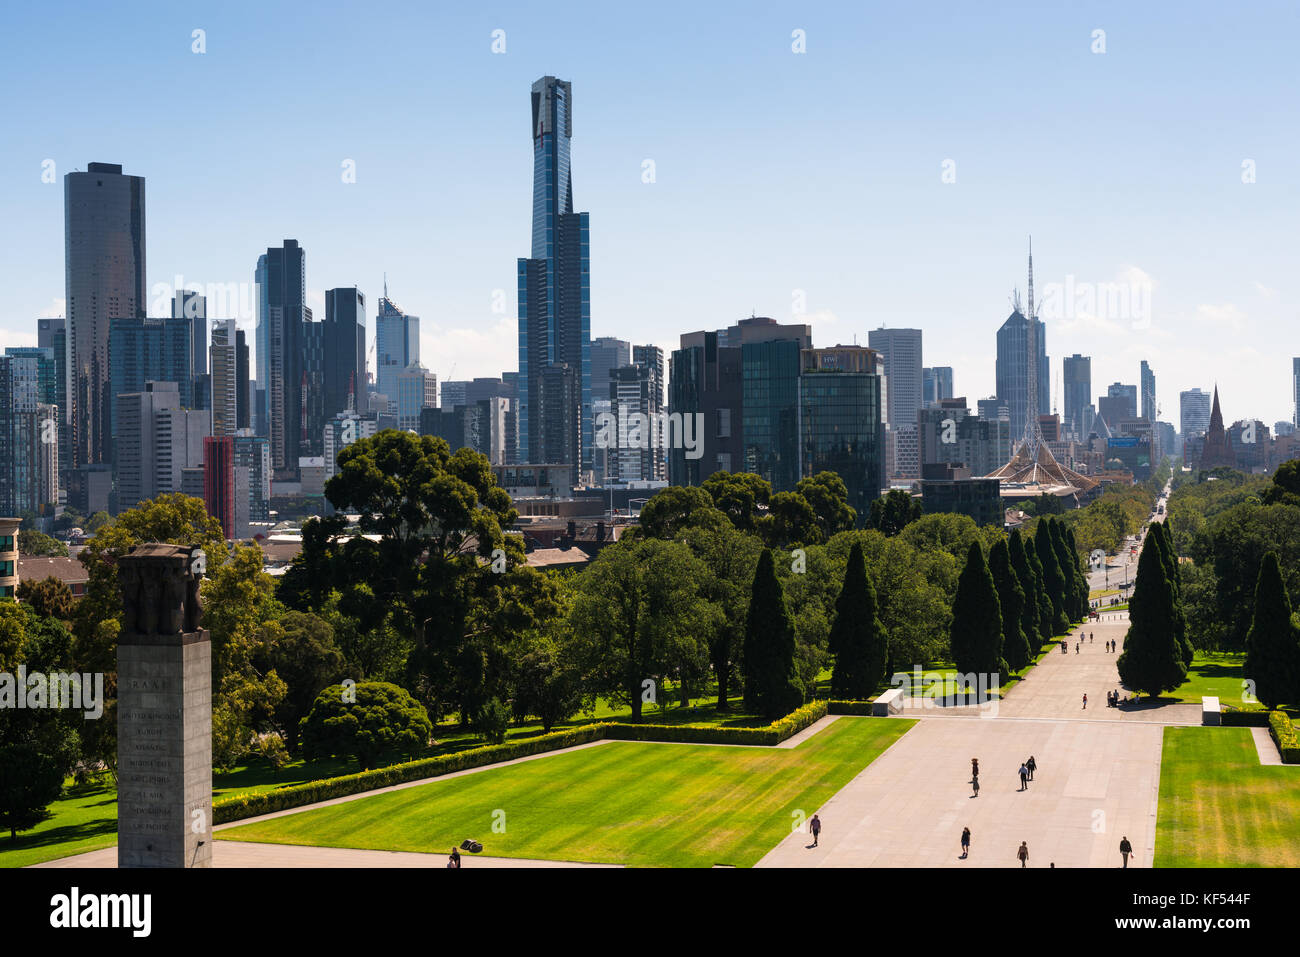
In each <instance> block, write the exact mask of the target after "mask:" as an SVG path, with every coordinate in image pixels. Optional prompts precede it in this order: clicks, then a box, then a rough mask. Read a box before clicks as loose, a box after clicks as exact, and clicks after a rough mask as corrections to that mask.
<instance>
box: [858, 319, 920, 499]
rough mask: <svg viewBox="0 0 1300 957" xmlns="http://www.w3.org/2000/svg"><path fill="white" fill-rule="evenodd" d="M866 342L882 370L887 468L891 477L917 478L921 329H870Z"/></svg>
mask: <svg viewBox="0 0 1300 957" xmlns="http://www.w3.org/2000/svg"><path fill="white" fill-rule="evenodd" d="M867 343H868V345H869V346H870V347H871V348H872V349H874V350H875V351H876V352H877V353H879V355H880V359H881V362H882V363H883V365H884V369H885V400H884V401H885V416H886V421H887V423H888V426H889V440H888V448H887V449H886V460H887V461H886V471H887V472H888V473H889V475H890V477H894V476H897V477H900V478H920V477H921V460H920V455H919V452H918V448H919V447H918V444H917V421H918V420H917V416H918V414H919V413H920V411H921V407H922V401H921V391H922V382H923V378H922V373H921V368H922V366H921V330H920V329H885V328H883V327H882V328H880V329H872V330H871V331H870V332H869V333H868V334H867Z"/></svg>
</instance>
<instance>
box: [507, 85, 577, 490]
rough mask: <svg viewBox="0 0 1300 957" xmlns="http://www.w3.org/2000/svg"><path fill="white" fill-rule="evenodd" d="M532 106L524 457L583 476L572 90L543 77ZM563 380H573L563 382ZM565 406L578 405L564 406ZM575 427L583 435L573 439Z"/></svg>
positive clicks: (522, 386) (522, 283)
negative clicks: (571, 405) (571, 159)
mask: <svg viewBox="0 0 1300 957" xmlns="http://www.w3.org/2000/svg"><path fill="white" fill-rule="evenodd" d="M531 100H532V126H531V131H530V135H531V136H532V139H533V220H532V221H533V237H532V252H531V255H530V256H529V258H527V259H520V260H519V261H518V269H517V274H518V290H519V412H518V428H519V458H520V460H521V461H524V462H539V463H540V462H546V463H555V464H559V463H566V464H567V463H572V464H573V466H574V469H575V472H577V471H580V470H588V469H590V468H591V464H592V417H591V402H592V391H591V276H590V272H591V267H590V236H589V225H588V214H587V213H575V212H574V211H573V177H572V174H571V173H570V169H569V142H570V139H571V138H572V136H573V87H572V84H570V83H569V82H568V81H565V80H558V79H556V78H555V77H553V76H544V77H542V78H541V79H540V80H538V81H537V82H536V83H534V84H533V87H532V96H531ZM548 370H549V371H548ZM565 376H568V377H571V378H572V380H573V381H572V382H569V383H567V384H566V383H562V382H560V381H558V380H559V379H560V378H563V377H565ZM544 383H545V389H546V391H547V396H546V397H545V398H546V399H547V401H546V403H545V405H546V408H545V409H542V408H541V407H540V405H541V403H542V400H543V395H542V391H543V384H544ZM561 400H563V401H564V402H570V403H576V404H577V407H576V408H567V407H559V406H557V405H556V403H557V401H561ZM543 416H551V417H553V420H552V421H545V420H544V419H543ZM570 428H574V429H576V430H577V435H575V436H574V437H573V440H572V441H570V440H569V437H568V436H567V434H566V432H567V430H568V429H570ZM570 448H574V449H576V455H574V453H572V452H570ZM571 455H573V456H574V457H569V456H571ZM575 478H576V475H575Z"/></svg>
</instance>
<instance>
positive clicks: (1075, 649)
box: [1074, 641, 1079, 655]
mask: <svg viewBox="0 0 1300 957" xmlns="http://www.w3.org/2000/svg"><path fill="white" fill-rule="evenodd" d="M1074 653H1075V654H1076V655H1077V654H1078V653H1079V643H1078V642H1077V641H1076V642H1075V643H1074Z"/></svg>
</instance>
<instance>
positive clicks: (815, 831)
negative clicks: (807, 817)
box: [808, 814, 822, 847]
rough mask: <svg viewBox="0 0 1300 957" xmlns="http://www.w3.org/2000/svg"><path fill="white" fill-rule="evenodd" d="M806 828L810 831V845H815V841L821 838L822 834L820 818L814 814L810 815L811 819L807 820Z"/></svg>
mask: <svg viewBox="0 0 1300 957" xmlns="http://www.w3.org/2000/svg"><path fill="white" fill-rule="evenodd" d="M808 830H810V831H812V836H813V842H812V846H813V847H816V846H817V842H818V840H820V839H821V834H822V819H821V818H819V817H818V816H817V815H816V814H814V815H813V816H812V820H811V821H809V822H808Z"/></svg>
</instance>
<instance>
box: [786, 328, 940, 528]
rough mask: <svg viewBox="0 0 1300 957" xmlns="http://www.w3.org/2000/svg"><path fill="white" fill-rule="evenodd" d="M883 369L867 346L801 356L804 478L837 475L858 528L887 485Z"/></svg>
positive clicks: (808, 352)
mask: <svg viewBox="0 0 1300 957" xmlns="http://www.w3.org/2000/svg"><path fill="white" fill-rule="evenodd" d="M880 370H881V364H880V362H879V358H878V355H877V353H876V352H875V351H874V350H872V349H870V348H865V347H863V346H835V347H833V348H826V349H803V350H801V352H800V373H799V379H798V405H799V436H798V441H799V449H800V467H799V471H800V477H801V478H811V477H812V476H814V475H817V474H818V473H819V472H834V473H836V474H837V475H839V477H840V478H841V479H842V480H843V481H844V485H845V487H846V488H847V490H848V503H849V505H850V506H851V507H852V508H853V509H854V511H855V512H856V515H857V524H858V525H862V524H863V523H864V522H865V521H866V518H867V515H868V513H869V512H870V510H871V503H872V501H874V500H875V499H876V498H877V497H878V496H879V495H880V491H881V489H882V488H883V487H884V486H885V425H884V414H883V403H884V397H883V394H882V389H881V385H882V375H881V371H880ZM913 431H915V430H913Z"/></svg>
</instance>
